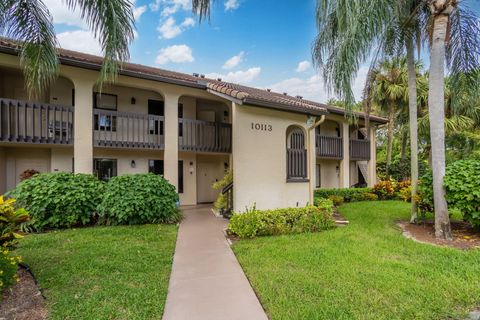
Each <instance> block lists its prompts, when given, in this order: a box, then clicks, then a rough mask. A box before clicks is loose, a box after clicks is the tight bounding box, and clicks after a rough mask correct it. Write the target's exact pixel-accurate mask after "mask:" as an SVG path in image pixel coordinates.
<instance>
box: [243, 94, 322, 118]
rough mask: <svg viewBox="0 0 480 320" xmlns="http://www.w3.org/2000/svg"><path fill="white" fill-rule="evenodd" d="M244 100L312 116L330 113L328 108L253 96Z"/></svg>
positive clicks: (252, 103)
mask: <svg viewBox="0 0 480 320" xmlns="http://www.w3.org/2000/svg"><path fill="white" fill-rule="evenodd" d="M242 101H243V104H249V105H253V106H257V107H265V108H271V109H278V110H281V111H287V112H294V113H302V114H307V115H312V116H322V115H327V114H328V113H329V112H328V111H327V110H326V109H325V110H313V109H307V108H302V107H298V106H292V105H285V104H280V103H277V102H271V101H266V100H260V99H255V98H251V97H246V98H244V99H243V100H242Z"/></svg>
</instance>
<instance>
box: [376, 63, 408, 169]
mask: <svg viewBox="0 0 480 320" xmlns="http://www.w3.org/2000/svg"><path fill="white" fill-rule="evenodd" d="M369 98H370V99H372V100H373V103H375V104H377V105H378V106H379V107H380V109H383V110H384V111H385V113H386V114H387V115H388V127H387V136H388V140H387V161H386V164H387V169H386V172H387V178H388V176H389V166H390V163H391V162H392V148H393V134H394V129H395V124H396V123H395V118H396V117H397V115H398V113H399V111H400V110H404V108H403V106H404V105H405V104H406V102H407V101H408V74H407V68H406V59H402V58H393V59H389V60H384V61H382V62H380V64H379V66H378V67H377V68H375V69H374V70H373V84H372V86H371V91H370V97H369Z"/></svg>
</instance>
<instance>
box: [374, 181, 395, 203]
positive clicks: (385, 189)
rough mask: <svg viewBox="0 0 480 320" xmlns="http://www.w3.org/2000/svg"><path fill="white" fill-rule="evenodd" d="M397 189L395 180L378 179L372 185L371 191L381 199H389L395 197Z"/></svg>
mask: <svg viewBox="0 0 480 320" xmlns="http://www.w3.org/2000/svg"><path fill="white" fill-rule="evenodd" d="M396 191H397V184H396V181H395V180H383V181H379V182H378V183H377V184H376V185H374V186H373V193H375V194H376V195H377V196H378V198H379V199H381V200H390V199H393V198H395V192H396Z"/></svg>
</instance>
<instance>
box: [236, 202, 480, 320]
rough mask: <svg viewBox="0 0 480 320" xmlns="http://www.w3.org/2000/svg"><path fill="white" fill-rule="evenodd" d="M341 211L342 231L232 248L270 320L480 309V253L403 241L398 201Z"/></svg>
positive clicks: (458, 314)
mask: <svg viewBox="0 0 480 320" xmlns="http://www.w3.org/2000/svg"><path fill="white" fill-rule="evenodd" d="M340 211H341V213H342V214H343V215H344V216H345V217H347V218H348V219H349V220H350V225H349V226H348V227H344V228H338V229H335V230H332V231H326V232H321V233H313V234H312V233H311V234H298V235H286V236H277V237H263V238H257V239H253V240H242V241H240V242H238V243H237V244H235V245H234V247H233V249H234V251H235V254H236V256H237V258H238V260H239V261H240V263H241V265H242V267H243V269H244V271H245V272H246V274H247V276H248V278H249V279H250V282H251V284H252V286H253V287H254V289H255V291H256V292H257V294H258V296H259V298H260V301H261V302H262V304H263V306H264V307H265V309H266V311H267V313H268V315H269V316H270V318H271V319H447V318H448V319H465V316H466V314H467V312H468V311H469V310H471V309H474V308H475V307H478V306H479V305H480V276H479V275H480V250H469V251H460V250H458V249H452V248H444V247H435V246H432V245H427V244H419V243H416V242H414V241H412V240H408V239H406V238H404V237H403V236H402V235H401V232H400V230H399V228H398V227H396V225H395V221H396V220H397V219H399V218H408V216H409V204H407V203H404V202H400V201H377V202H357V203H349V204H346V205H344V206H342V207H341V208H340Z"/></svg>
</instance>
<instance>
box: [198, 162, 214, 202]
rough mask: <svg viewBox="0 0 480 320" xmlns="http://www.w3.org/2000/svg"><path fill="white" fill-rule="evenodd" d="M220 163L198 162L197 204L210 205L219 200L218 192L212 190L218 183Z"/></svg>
mask: <svg viewBox="0 0 480 320" xmlns="http://www.w3.org/2000/svg"><path fill="white" fill-rule="evenodd" d="M217 167H218V163H215V162H197V202H198V203H210V202H214V201H215V200H216V199H217V195H218V191H217V190H214V189H213V188H212V185H213V184H214V183H215V182H216V181H217V179H218V178H217V177H216V176H215V173H216V171H218V170H217Z"/></svg>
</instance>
